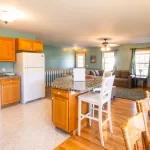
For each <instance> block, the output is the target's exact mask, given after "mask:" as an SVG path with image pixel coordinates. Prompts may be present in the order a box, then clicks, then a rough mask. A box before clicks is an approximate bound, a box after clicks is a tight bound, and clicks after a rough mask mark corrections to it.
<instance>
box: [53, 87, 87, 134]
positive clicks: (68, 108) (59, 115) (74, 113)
mask: <svg viewBox="0 0 150 150" xmlns="http://www.w3.org/2000/svg"><path fill="white" fill-rule="evenodd" d="M80 94H81V93H80V92H75V93H74V94H71V91H69V90H63V89H59V88H52V122H53V123H54V125H55V126H56V127H58V128H60V129H62V130H64V131H66V132H68V133H71V132H72V133H73V134H74V132H75V131H76V129H77V128H78V95H80ZM88 110H89V105H88V104H87V103H85V102H83V103H82V113H87V112H88ZM87 123H88V119H84V120H82V125H83V126H85V124H87Z"/></svg>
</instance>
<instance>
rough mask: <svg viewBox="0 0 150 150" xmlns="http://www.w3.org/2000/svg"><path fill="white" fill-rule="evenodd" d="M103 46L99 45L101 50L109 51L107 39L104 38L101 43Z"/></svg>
mask: <svg viewBox="0 0 150 150" xmlns="http://www.w3.org/2000/svg"><path fill="white" fill-rule="evenodd" d="M102 44H103V47H101V51H110V47H108V44H109V43H108V42H107V39H104V42H103V43H102Z"/></svg>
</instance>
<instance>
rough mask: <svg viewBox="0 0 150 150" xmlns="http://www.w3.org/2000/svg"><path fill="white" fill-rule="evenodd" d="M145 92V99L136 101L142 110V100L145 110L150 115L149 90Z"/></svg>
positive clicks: (138, 109) (138, 107)
mask: <svg viewBox="0 0 150 150" xmlns="http://www.w3.org/2000/svg"><path fill="white" fill-rule="evenodd" d="M145 94H146V97H145V99H142V100H137V101H136V107H137V111H138V112H141V111H142V108H141V106H142V105H140V102H142V103H143V107H144V111H145V112H146V113H148V114H149V115H150V94H149V92H148V91H146V92H145Z"/></svg>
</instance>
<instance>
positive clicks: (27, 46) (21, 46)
mask: <svg viewBox="0 0 150 150" xmlns="http://www.w3.org/2000/svg"><path fill="white" fill-rule="evenodd" d="M32 44H33V41H32V40H29V39H23V38H18V39H16V50H20V51H33V49H32Z"/></svg>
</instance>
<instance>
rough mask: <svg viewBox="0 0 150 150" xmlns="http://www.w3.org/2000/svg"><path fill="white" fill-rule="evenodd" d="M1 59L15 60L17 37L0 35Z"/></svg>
mask: <svg viewBox="0 0 150 150" xmlns="http://www.w3.org/2000/svg"><path fill="white" fill-rule="evenodd" d="M0 61H1V62H14V61H15V39H13V38H5V37H0Z"/></svg>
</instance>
